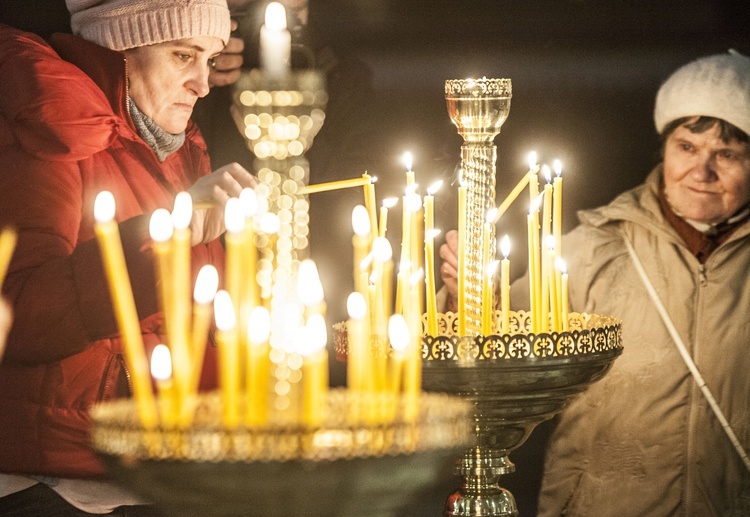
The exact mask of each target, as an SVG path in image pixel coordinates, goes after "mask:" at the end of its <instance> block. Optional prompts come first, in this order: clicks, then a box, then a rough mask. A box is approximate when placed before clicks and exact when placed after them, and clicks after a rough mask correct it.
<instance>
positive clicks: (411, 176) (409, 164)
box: [404, 152, 416, 187]
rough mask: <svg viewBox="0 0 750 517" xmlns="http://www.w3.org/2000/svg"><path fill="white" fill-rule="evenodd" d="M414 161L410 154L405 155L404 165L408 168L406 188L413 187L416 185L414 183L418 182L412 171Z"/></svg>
mask: <svg viewBox="0 0 750 517" xmlns="http://www.w3.org/2000/svg"><path fill="white" fill-rule="evenodd" d="M413 162H414V160H413V159H412V156H411V153H410V152H405V153H404V165H405V166H406V186H407V187H411V186H412V185H414V182H415V180H416V178H415V176H414V171H413V170H412V165H413V164H414V163H413Z"/></svg>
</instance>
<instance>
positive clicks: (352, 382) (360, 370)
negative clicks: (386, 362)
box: [346, 292, 370, 422]
mask: <svg viewBox="0 0 750 517" xmlns="http://www.w3.org/2000/svg"><path fill="white" fill-rule="evenodd" d="M346 307H347V311H348V313H349V320H348V321H347V340H348V343H349V356H348V358H347V361H346V378H347V381H346V382H347V386H348V387H349V389H350V390H351V391H352V392H353V393H355V394H362V393H363V392H364V391H365V390H366V388H367V385H368V384H369V383H368V382H367V380H366V379H365V376H366V375H367V366H366V352H367V347H368V345H369V343H370V339H369V333H368V332H367V327H366V322H367V302H366V301H365V297H364V295H363V294H362V293H359V292H353V293H351V294H350V295H349V298H347V300H346ZM361 409H362V408H361V407H360V406H359V405H358V404H353V405H352V406H351V409H350V414H349V418H350V420H353V421H355V422H356V421H359V420H360V419H361V418H362V417H363V416H364V414H363V413H362V412H361Z"/></svg>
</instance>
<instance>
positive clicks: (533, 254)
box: [527, 197, 541, 333]
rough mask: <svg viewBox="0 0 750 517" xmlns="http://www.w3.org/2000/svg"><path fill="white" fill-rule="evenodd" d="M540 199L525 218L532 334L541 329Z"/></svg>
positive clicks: (536, 199) (532, 205) (535, 200)
mask: <svg viewBox="0 0 750 517" xmlns="http://www.w3.org/2000/svg"><path fill="white" fill-rule="evenodd" d="M540 202H541V199H539V197H536V198H535V199H534V202H533V203H532V204H531V208H530V209H529V215H528V218H527V226H528V247H529V301H530V305H531V307H530V312H531V324H532V325H531V326H532V331H533V332H534V333H537V332H539V329H540V328H541V321H540V319H541V307H540V297H541V282H540V280H541V279H540V278H539V276H540V271H539V264H540V260H539V203H540Z"/></svg>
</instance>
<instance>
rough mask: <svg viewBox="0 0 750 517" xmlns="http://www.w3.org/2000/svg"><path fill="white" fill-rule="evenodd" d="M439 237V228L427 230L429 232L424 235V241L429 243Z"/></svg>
mask: <svg viewBox="0 0 750 517" xmlns="http://www.w3.org/2000/svg"><path fill="white" fill-rule="evenodd" d="M438 235H440V230H439V229H437V228H433V229H432V230H427V232H426V233H425V234H424V240H425V242H426V241H429V240H431V239H434V238H435V237H437V236H438Z"/></svg>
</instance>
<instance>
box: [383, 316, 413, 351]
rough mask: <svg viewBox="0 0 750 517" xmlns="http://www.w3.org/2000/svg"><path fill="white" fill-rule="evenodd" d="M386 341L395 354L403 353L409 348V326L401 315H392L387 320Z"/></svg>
mask: <svg viewBox="0 0 750 517" xmlns="http://www.w3.org/2000/svg"><path fill="white" fill-rule="evenodd" d="M388 339H389V340H390V341H391V346H392V347H393V349H394V350H396V351H397V352H403V351H404V350H406V347H407V346H409V341H410V335H409V325H407V323H406V319H405V318H404V317H403V316H402V315H401V314H394V315H393V316H391V317H390V318H389V319H388Z"/></svg>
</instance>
